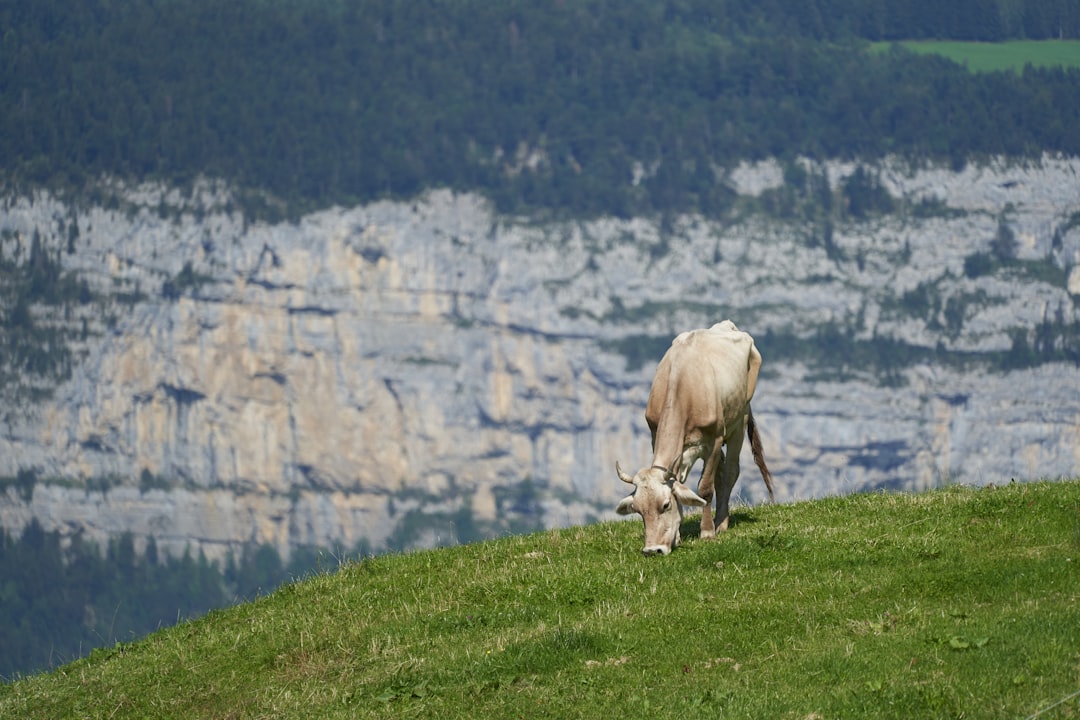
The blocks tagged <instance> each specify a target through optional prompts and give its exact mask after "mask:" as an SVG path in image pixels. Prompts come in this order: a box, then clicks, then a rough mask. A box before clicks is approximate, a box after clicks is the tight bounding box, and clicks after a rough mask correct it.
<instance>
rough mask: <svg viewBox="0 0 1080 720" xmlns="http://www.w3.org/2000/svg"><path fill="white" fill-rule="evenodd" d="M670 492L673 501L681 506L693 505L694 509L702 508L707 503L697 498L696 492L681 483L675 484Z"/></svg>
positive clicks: (699, 497)
mask: <svg viewBox="0 0 1080 720" xmlns="http://www.w3.org/2000/svg"><path fill="white" fill-rule="evenodd" d="M671 492H672V493H673V494H674V495H675V499H676V500H678V501H679V502H680V503H682V504H683V505H694V506H696V507H704V506H705V505H707V504H708V503H706V502H705V500H704V499H703V498H702V497H701V496H699V495H698V494H697V493H696V492H694V491H693V490H691V489H690V488H688V487H686V485H684V484H683V483H681V482H675V483H674V484H673V485H672V486H671Z"/></svg>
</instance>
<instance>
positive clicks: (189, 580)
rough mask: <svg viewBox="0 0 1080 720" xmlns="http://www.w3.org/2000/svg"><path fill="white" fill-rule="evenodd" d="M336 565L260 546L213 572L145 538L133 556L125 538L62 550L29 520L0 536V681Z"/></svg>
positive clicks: (314, 554)
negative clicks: (283, 555) (285, 560)
mask: <svg viewBox="0 0 1080 720" xmlns="http://www.w3.org/2000/svg"><path fill="white" fill-rule="evenodd" d="M337 563H338V560H337V559H335V558H333V557H331V558H330V559H329V560H328V559H327V554H326V553H325V552H319V551H315V550H311V549H299V550H298V551H297V552H295V553H294V554H293V556H292V557H291V558H290V560H289V562H288V563H283V562H282V560H281V557H280V556H279V555H278V553H277V551H276V550H274V548H273V547H272V546H270V545H261V546H251V547H248V548H246V549H245V550H244V551H243V552H242V553H240V554H238V555H233V554H230V555H229V556H228V558H227V559H226V561H225V563H224V565H223V566H222V565H219V564H217V563H212V562H209V561H208V560H207V559H206V557H205V556H204V555H203V554H202V553H199V554H197V555H192V554H191V553H190V552H185V553H184V554H183V555H182V556H180V557H168V556H165V555H164V553H160V552H159V551H158V547H157V543H156V542H155V540H154V539H153V538H152V537H151V538H150V539H149V540H148V542H147V546H146V548H145V550H144V552H142V553H138V552H136V548H135V541H134V538H133V536H132V535H131V533H124V534H123V535H120V536H119V537H115V538H112V539H111V540H109V542H108V545H107V547H105V548H101V547H99V546H98V545H97V544H96V543H93V542H88V541H86V540H84V539H83V538H82V536H81V535H75V536H74V537H73V538H71V540H70V542H69V543H62V542H61V537H60V533H59V532H57V531H51V532H47V531H45V530H44V529H43V528H42V527H41V525H40V524H39V523H38V521H37V520H36V519H35V520H32V521H31V522H30V524H29V525H27V526H26V528H25V529H24V530H23V531H22V533H21V534H19V535H18V536H15V535H10V534H8V532H7V531H6V530H3V529H0V618H3V622H0V681H2V680H4V679H12V678H13V677H15V676H16V675H19V674H28V673H32V672H37V671H40V670H45V669H49V668H53V667H57V666H59V665H61V664H64V663H67V662H70V661H72V660H75V659H76V658H79V657H81V656H83V655H86V654H87V653H89V652H90V651H91V650H93V649H94V648H97V647H104V646H111V645H113V644H115V643H117V642H127V641H131V640H135V639H137V638H140V637H142V636H144V635H146V634H148V633H151V632H153V631H155V630H158V629H160V628H162V627H167V626H169V625H172V624H174V623H176V622H179V621H182V620H186V619H190V618H194V617H198V616H200V615H203V614H205V613H206V612H208V611H209V610H212V609H214V608H219V607H224V606H226V605H230V604H232V603H234V602H237V601H242V600H251V599H254V598H255V597H256V596H258V595H260V594H264V593H268V592H270V591H271V590H273V589H274V588H276V587H277V586H279V585H281V584H282V583H283V582H288V581H289V580H291V579H294V578H298V577H300V576H303V575H305V574H307V573H310V572H313V571H318V570H326V569H329V568H331V567H336V566H337Z"/></svg>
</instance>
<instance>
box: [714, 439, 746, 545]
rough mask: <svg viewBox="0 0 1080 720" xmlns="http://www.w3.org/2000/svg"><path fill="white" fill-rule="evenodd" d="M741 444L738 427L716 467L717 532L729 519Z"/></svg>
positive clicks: (722, 530)
mask: <svg viewBox="0 0 1080 720" xmlns="http://www.w3.org/2000/svg"><path fill="white" fill-rule="evenodd" d="M717 444H719V443H717ZM742 444H743V429H742V428H741V427H740V428H739V431H738V432H737V433H735V434H734V435H733V436H732V437H731V439H730V440H728V441H727V443H726V445H727V457H726V458H724V462H723V463H722V466H721V467H720V468H717V474H718V475H720V476H721V477H720V478H719V479H720V487H719V488H718V493H717V496H716V523H715V524H716V529H717V531H718V532H724V531H726V530H727V529H728V523H729V521H730V519H731V518H730V508H729V503H730V502H731V490H732V489H733V488H734V487H735V481H736V480H738V479H739V453H740V452H742Z"/></svg>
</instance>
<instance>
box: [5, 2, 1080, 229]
mask: <svg viewBox="0 0 1080 720" xmlns="http://www.w3.org/2000/svg"><path fill="white" fill-rule="evenodd" d="M1078 14H1080V11H1078V10H1077V7H1076V4H1075V3H1068V2H1064V0H957V2H950V3H940V2H938V3H932V2H929V0H912V2H901V1H900V0H767V1H765V2H760V1H758V0H753V1H751V0H730V1H729V2H725V3H716V2H712V1H711V0H708V1H707V0H666V1H664V0H561V1H560V2H555V3H550V4H542V5H538V4H535V3H528V2H524V0H507V1H506V2H499V3H488V2H481V1H480V0H460V1H459V2H454V3H444V2H435V0H416V1H415V2H408V3H402V2H394V1H392V0H353V1H346V0H340V1H337V2H335V1H332V0H326V1H319V2H315V1H314V0H307V1H301V2H291V1H286V0H237V2H232V3H220V2H217V1H216V0H191V2H185V3H177V2H152V1H151V0H133V2H129V3H109V2H105V1H104V0H97V1H96V2H95V1H91V2H86V3H78V4H76V5H74V6H72V5H71V4H70V3H65V2H62V0H39V1H36V2H34V3H25V2H19V1H18V0H0V27H2V28H3V31H2V33H3V43H2V46H0V101H2V103H3V107H4V108H5V112H3V113H0V180H2V181H3V182H4V183H5V184H6V185H7V186H9V187H16V188H18V187H21V186H23V185H26V184H48V185H50V186H53V187H56V188H62V189H68V190H78V189H79V188H84V187H85V186H86V184H87V183H88V182H92V181H93V180H94V179H96V178H99V177H101V176H113V177H121V178H129V179H139V180H141V179H155V178H156V179H163V180H168V181H169V182H173V183H180V184H183V183H186V182H189V181H191V180H192V179H193V178H195V177H196V176H198V175H209V176H214V177H221V178H225V179H227V180H229V181H231V182H233V183H234V184H235V185H236V186H238V187H241V188H244V189H246V190H247V191H249V192H248V194H247V195H246V196H245V197H246V198H247V201H246V209H247V210H248V211H249V212H252V213H257V214H260V215H263V216H267V217H268V219H280V217H288V216H295V215H296V214H298V213H299V212H302V211H305V210H307V209H310V208H312V207H315V206H324V205H327V204H331V203H342V204H348V203H355V202H363V201H370V200H372V199H375V198H380V197H406V196H410V195H413V194H415V193H417V192H419V191H421V190H422V189H424V188H427V187H432V186H442V187H450V188H454V189H459V190H471V191H478V192H482V193H485V194H486V195H488V196H489V197H491V198H492V199H493V200H494V201H495V202H496V204H497V206H498V208H499V209H500V210H503V211H508V212H520V211H527V212H528V211H556V212H560V213H570V214H577V215H593V214H600V213H611V214H616V215H630V214H639V213H667V212H679V211H686V210H695V211H701V212H705V213H708V214H711V215H717V214H720V213H723V212H724V211H725V210H726V209H728V207H729V206H730V203H731V201H732V193H731V190H730V187H729V185H728V183H727V182H726V171H727V170H728V169H730V168H731V167H733V166H734V165H735V164H737V163H738V162H739V161H740V160H744V159H756V158H762V157H768V156H781V157H794V156H807V157H814V158H827V157H830V158H831V157H844V158H853V157H860V158H873V157H880V156H882V155H884V154H890V153H891V154H900V155H908V156H911V157H917V158H931V159H937V160H946V161H950V162H953V163H954V164H962V163H964V162H966V161H968V160H970V159H972V158H977V157H980V156H986V155H1013V156H1031V155H1036V154H1041V153H1042V152H1043V151H1059V152H1065V153H1070V154H1076V153H1080V126H1078V124H1077V123H1076V122H1075V121H1074V119H1075V118H1076V117H1080V94H1078V93H1076V92H1075V88H1076V87H1077V85H1078V84H1080V72H1078V71H1076V70H1065V69H1060V68H1058V69H1034V68H1027V69H1025V70H1024V71H1023V72H1022V73H1021V74H1016V73H986V74H978V75H972V74H970V73H968V72H967V71H966V70H964V69H963V68H962V67H960V66H959V65H956V64H955V63H952V62H949V61H947V60H944V59H941V58H934V57H922V56H917V55H915V54H912V53H908V52H905V51H902V50H900V49H899V48H897V49H894V50H893V51H891V52H886V53H872V52H870V51H869V50H868V49H867V46H868V43H867V41H869V40H880V39H893V38H908V37H948V38H965V39H966V38H979V39H1005V38H1011V37H1037V38H1042V37H1055V38H1056V37H1073V38H1075V37H1078V36H1080V19H1078ZM984 25H985V27H984ZM267 193H269V197H270V198H272V201H267V197H268V195H267ZM275 215H276V216H278V217H275Z"/></svg>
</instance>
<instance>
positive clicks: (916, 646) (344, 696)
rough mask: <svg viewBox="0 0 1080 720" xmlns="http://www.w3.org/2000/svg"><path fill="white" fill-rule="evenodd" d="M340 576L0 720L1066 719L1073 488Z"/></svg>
mask: <svg viewBox="0 0 1080 720" xmlns="http://www.w3.org/2000/svg"><path fill="white" fill-rule="evenodd" d="M733 520H734V523H733V527H732V529H731V530H730V531H729V532H728V533H727V534H726V535H725V536H723V537H722V538H721V539H720V540H719V541H717V542H711V541H702V540H700V539H699V538H697V537H696V534H697V531H698V527H699V518H698V517H697V516H693V517H690V518H688V519H687V520H686V521H684V527H683V536H684V538H686V540H685V541H684V544H683V546H682V547H681V548H679V549H678V550H676V551H675V552H674V553H673V554H672V555H671V556H669V557H666V558H643V557H642V556H641V554H640V547H641V539H642V538H641V525H640V523H639V522H612V523H601V524H597V525H592V526H586V527H576V528H570V529H565V530H556V531H549V532H542V533H536V534H531V535H520V536H511V537H505V538H501V539H498V540H493V541H488V542H483V543H475V544H470V545H464V546H459V547H454V548H444V549H439V550H432V551H424V552H415V553H409V554H397V555H386V556H380V557H374V558H366V559H362V560H358V561H350V562H346V563H343V564H342V565H341V567H340V568H339V569H338V570H336V571H335V572H331V573H326V574H321V575H316V576H313V577H310V578H307V579H304V580H300V581H297V582H294V583H292V584H289V585H286V586H284V587H282V588H281V589H279V590H278V591H276V592H274V593H273V594H271V595H269V596H265V597H262V598H259V599H258V600H256V601H254V602H250V603H247V604H244V605H240V606H236V607H232V608H229V609H224V610H216V611H213V612H211V613H210V614H209V615H207V616H205V617H203V618H200V619H198V620H195V621H192V622H187V623H184V624H181V625H177V626H174V627H171V628H167V629H164V630H161V631H159V632H157V633H154V634H153V635H150V636H149V637H147V638H145V639H141V640H138V641H136V642H132V643H124V644H118V645H116V646H113V647H111V648H107V649H100V650H95V651H94V652H93V653H91V654H90V656H89V657H87V658H84V659H81V660H78V661H76V662H74V663H71V664H69V665H66V666H63V667H61V668H59V669H57V670H56V671H54V672H51V673H48V674H41V675H34V676H30V677H27V678H22V679H19V680H17V681H15V682H12V683H8V684H5V685H2V686H0V717H20V718H60V717H71V718H74V717H114V718H124V717H155V718H264V717H274V718H291V717H324V718H336V717H341V718H346V717H348V718H356V717H432V718H452V717H485V718H500V717H506V718H515V717H560V718H565V717H599V716H601V715H603V716H611V715H612V714H615V715H624V714H628V713H634V714H635V716H641V715H642V713H649V714H651V715H654V716H658V717H703V716H706V713H707V714H708V716H709V717H725V718H726V717H777V718H783V717H791V718H810V717H813V718H831V717H897V718H899V717H977V718H983V717H986V718H994V717H1001V718H1015V717H1033V716H1035V715H1036V713H1038V717H1040V718H1064V717H1076V716H1077V714H1080V695H1078V694H1076V693H1077V691H1078V690H1080V568H1078V564H1080V481H1061V482H1033V483H1013V484H1009V485H1007V486H1002V487H989V488H981V489H974V488H968V487H959V486H953V487H947V488H944V489H940V490H934V491H930V492H927V493H922V494H887V493H878V494H863V495H851V496H846V497H836V498H829V499H824V500H816V501H808V502H800V503H795V504H791V505H776V506H761V507H753V508H746V507H743V508H739V509H738V510H737V511H736V513H735V514H734V517H733Z"/></svg>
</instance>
